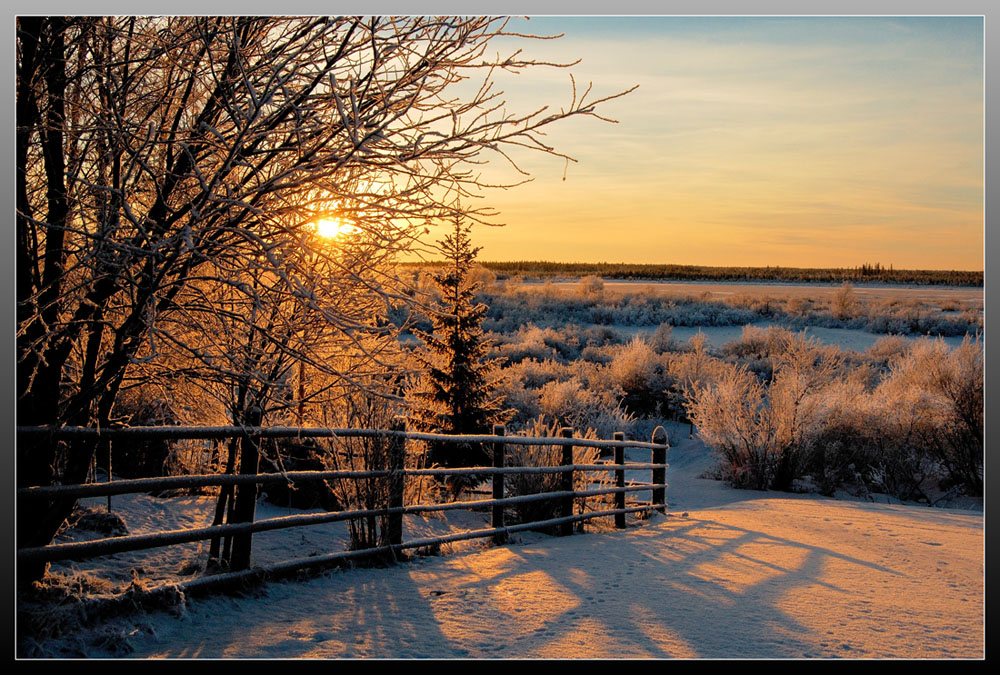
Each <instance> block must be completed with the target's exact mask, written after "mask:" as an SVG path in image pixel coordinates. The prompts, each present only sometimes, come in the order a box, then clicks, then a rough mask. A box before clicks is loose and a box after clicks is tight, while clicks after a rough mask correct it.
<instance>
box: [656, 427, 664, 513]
mask: <svg viewBox="0 0 1000 675" xmlns="http://www.w3.org/2000/svg"><path fill="white" fill-rule="evenodd" d="M653 443H656V444H658V445H662V446H663V447H662V448H656V449H655V450H653V464H663V465H664V466H663V467H661V468H659V469H653V484H654V485H662V484H664V483H666V482H667V468H666V466H665V465H666V463H667V430H666V429H664V428H663V427H656V428H655V429H653ZM653 505H654V506H656V505H659V506H657V509H656V510H657V511H659V512H660V513H666V512H667V490H666V488H662V487H659V488H653Z"/></svg>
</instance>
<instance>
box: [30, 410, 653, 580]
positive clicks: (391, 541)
mask: <svg viewBox="0 0 1000 675" xmlns="http://www.w3.org/2000/svg"><path fill="white" fill-rule="evenodd" d="M504 431H505V429H504V427H502V426H497V427H495V428H494V435H492V436H472V435H462V436H458V435H456V436H452V435H444V434H430V433H418V432H407V431H403V430H399V429H398V428H397V429H394V430H372V429H319V428H317V429H301V428H282V427H271V428H263V427H250V428H242V427H133V428H122V429H103V430H97V429H91V428H82V427H75V428H71V427H63V428H25V427H20V428H18V434H19V435H29V436H39V435H40V436H43V437H47V438H51V439H53V440H55V439H58V438H79V437H81V436H86V435H97V436H100V437H102V438H121V437H132V438H163V439H179V438H189V439H191V438H201V439H207V438H227V437H232V436H240V437H249V438H252V439H255V440H258V439H261V438H308V437H313V438H316V437H328V438H337V437H341V438H351V437H387V438H394V439H412V440H432V441H445V442H456V443H458V442H461V443H470V442H472V443H489V444H491V445H492V448H493V452H494V453H495V455H494V464H495V465H494V466H492V467H466V468H434V469H402V455H401V453H402V444H400V443H394V444H392V445H394V446H396V450H395V452H397V453H400V454H399V456H398V458H397V459H398V461H399V464H398V465H397V466H396V467H395V469H390V470H373V471H343V470H339V471H298V472H284V473H272V474H249V473H243V474H203V475H196V476H175V477H167V478H146V479H132V480H119V481H109V482H106V483H97V484H89V485H58V486H43V487H30V488H21V489H19V490H18V491H17V495H18V499H19V500H21V499H24V500H26V501H27V502H29V503H31V502H33V501H35V500H36V499H57V498H79V497H86V496H104V495H116V494H128V493H136V492H147V491H150V490H154V489H168V488H191V487H202V486H209V485H221V486H224V485H243V484H255V483H256V484H267V483H276V482H293V481H317V480H324V479H329V478H368V477H377V476H390V477H396V479H397V480H398V481H399V485H398V486H397V489H396V492H397V493H398V494H396V499H395V501H393V499H392V498H390V501H389V503H388V504H387V506H386V507H383V508H378V509H366V510H360V511H339V512H332V513H321V514H307V515H299V516H285V517H281V518H271V519H265V520H259V521H256V522H253V517H252V516H251V517H250V518H249V520H248V521H247V522H238V523H230V524H224V525H222V524H217V525H212V526H209V527H202V528H193V529H187V530H171V531H163V532H153V533H148V534H143V535H132V536H125V537H112V538H108V539H100V540H96V541H88V542H76V543H68V544H55V545H52V544H50V545H48V546H40V547H33V548H22V549H20V550H18V552H17V559H18V561H19V562H20V563H28V562H37V561H57V560H67V559H83V558H88V557H99V556H104V555H111V554H114V553H118V552H125V551H135V550H141V549H149V548H160V547H165V546H172V545H175V544H181V543H187V542H193V541H198V540H203V539H210V538H213V539H214V538H218V537H221V536H233V537H236V536H245V537H247V538H248V539H249V537H250V535H251V534H252V533H255V532H266V531H271V530H279V529H285V528H291V527H301V526H306V525H318V524H322V523H331V522H337V521H344V520H349V519H353V518H364V517H368V516H386V517H388V518H389V520H388V522H387V527H388V528H389V537H388V547H387V548H385V550H386V551H389V552H391V553H392V554H393V555H394V556H396V555H397V554H398V553H399V552H401V551H402V550H404V549H407V548H413V547H417V546H423V545H428V544H441V543H446V542H449V541H459V540H462V539H475V538H482V537H493V538H494V541H496V542H498V543H502V542H503V541H505V540H506V537H507V534H508V533H510V532H515V531H521V530H525V529H537V528H539V527H546V526H554V525H560V526H561V527H560V531H561V532H562V533H563V534H571V533H572V528H571V524H572V523H573V522H582V521H585V520H589V519H592V518H600V517H605V516H615V525H616V527H624V516H625V514H628V513H638V512H649V511H654V510H656V511H660V512H661V513H662V512H664V511H665V506H666V500H665V489H666V487H667V485H666V468H667V464H666V451H667V449H668V448H669V445H668V444H667V435H666V431H665V430H664V429H663V428H662V427H657V429H656V430H655V431H654V433H653V438H652V440H653V442H652V443H643V442H639V441H625V440H624V434H622V433H616V434H615V440H613V441H607V440H593V439H578V438H572V429H570V428H568V427H567V428H564V429H562V430H561V437H560V438H528V437H522V436H506V435H505V434H504ZM507 445H544V446H550V447H552V446H561V447H562V449H563V450H562V462H561V463H560V464H559V465H557V466H543V467H523V466H504V460H503V456H504V455H505V454H506V450H505V447H506V446H507ZM574 446H577V447H597V448H609V449H610V448H613V449H614V450H615V460H614V462H613V463H602V464H575V463H573V456H572V448H573V447H574ZM628 447H633V448H646V449H651V450H652V462H650V463H630V464H625V462H624V449H625V448H628ZM497 454H498V455H499V456H497ZM626 469H627V470H631V471H634V470H648V471H651V474H652V481H651V482H650V483H638V484H637V483H634V482H631V483H630V485H628V486H625V485H624V473H625V471H626ZM576 471H580V472H612V473H614V474H615V483H616V486H615V487H609V488H600V489H589V490H574V489H573V487H572V486H573V481H572V475H573V473H574V472H576ZM518 473H520V474H543V473H554V474H562V476H563V480H562V481H561V482H562V486H563V488H562V489H561V490H559V491H553V492H544V493H538V494H529V495H519V496H514V497H502V496H500V495H498V494H496V492H495V493H494V498H493V499H488V500H480V501H468V502H452V503H446V504H416V505H410V506H406V505H405V504H403V502H402V478H403V477H404V476H429V475H431V476H433V475H438V476H440V475H456V474H477V475H480V476H493V477H494V479H495V484H494V490H496V487H497V483H499V484H500V489H501V494H502V483H503V477H504V476H505V475H506V474H518ZM639 491H650V493H651V496H652V499H651V501H650V503H648V504H641V505H639V506H634V507H630V508H625V501H624V497H625V494H626V493H628V492H639ZM600 495H615V497H616V498H615V508H613V509H611V510H602V511H591V512H589V513H583V514H577V515H574V514H573V503H574V501H575V499H577V498H580V497H584V498H585V497H590V496H600ZM390 497H392V495H390ZM540 500H544V501H555V502H557V503H559V504H560V508H559V510H558V512H559V516H558V517H556V518H549V519H544V520H541V521H532V522H526V523H520V524H517V525H511V526H506V525H505V522H504V516H503V508H504V507H505V506H508V505H515V504H522V503H526V502H531V501H540ZM491 507H492V509H493V521H492V527H491V528H490V529H486V530H473V531H469V532H464V533H456V534H451V535H447V536H444V537H434V538H431V539H427V540H420V541H419V542H406V543H404V542H403V541H402V516H403V515H404V514H419V513H429V512H435V511H449V510H455V509H463V510H468V509H484V508H487V509H488V508H491ZM381 550H383V549H382V548H379V549H366V550H365V551H366V552H367V553H369V554H371V553H377V552H379V551H381ZM365 551H356V552H350V553H331V554H328V555H326V556H321V557H320V558H319V559H310V561H308V563H306V562H303V561H302V560H291V561H285V562H283V563H278V564H277V565H272V566H270V567H268V568H264V569H261V568H257V569H256V570H252V569H246V568H248V567H249V550H248V551H247V561H246V564H245V565H241V566H240V568H237V569H238V570H243V571H240V572H238V573H236V576H235V577H233V578H234V579H235V578H240V579H249V578H250V577H249V576H246V575H251V576H252V575H253V574H257V573H263V574H265V575H267V574H271V573H274V574H278V573H281V572H282V570H290V569H294V568H296V567H302V566H312V565H313V564H316V563H318V562H321V561H331V562H332V561H339V560H346V559H349V558H351V557H355V556H357V555H362V554H364V553H365ZM230 576H232V575H231V574H227V575H218V577H217V581H212V580H210V579H204V580H197V581H195V582H190V584H189V585H191V587H192V588H195V587H203V586H207V585H214V584H215V583H217V582H223V581H224V580H225V579H226V578H228V577H230Z"/></svg>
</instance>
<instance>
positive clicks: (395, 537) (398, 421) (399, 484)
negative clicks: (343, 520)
mask: <svg viewBox="0 0 1000 675" xmlns="http://www.w3.org/2000/svg"><path fill="white" fill-rule="evenodd" d="M390 428H391V430H392V431H394V432H398V433H396V434H394V435H392V436H390V437H389V472H390V473H389V505H388V506H389V508H390V509H401V508H402V507H403V488H404V484H403V477H404V476H403V471H404V470H405V464H406V462H405V459H406V438H405V437H403V435H402V433H403V432H405V431H406V420H405V419H404V418H402V417H397V418H395V419H394V420H393V421H392V425H391V427H390ZM385 532H386V542H387V543H388V544H389V545H390V546H399V545H400V544H402V543H403V513H402V512H401V511H398V512H395V513H390V514H389V515H388V516H387V517H386V523H385ZM393 553H394V555H398V553H396V552H395V551H394V552H393Z"/></svg>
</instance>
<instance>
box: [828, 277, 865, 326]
mask: <svg viewBox="0 0 1000 675" xmlns="http://www.w3.org/2000/svg"><path fill="white" fill-rule="evenodd" d="M858 311H859V303H858V296H857V294H856V293H855V292H854V286H852V285H851V284H850V283H848V282H846V281H845V282H844V285H843V286H841V287H840V288H839V289H838V290H837V292H836V293H834V294H833V301H832V303H831V306H830V313H831V314H833V317H834V318H835V319H841V320H845V319H853V318H854V317H855V316H857V313H858Z"/></svg>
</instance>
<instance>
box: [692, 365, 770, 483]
mask: <svg viewBox="0 0 1000 675" xmlns="http://www.w3.org/2000/svg"><path fill="white" fill-rule="evenodd" d="M768 412H769V411H768V408H767V401H766V398H765V391H764V385H763V384H761V382H760V381H759V380H758V379H757V377H756V376H754V375H753V374H752V373H750V372H749V371H748V370H747V369H746V368H739V367H735V366H731V367H729V368H728V369H727V370H726V371H725V372H723V373H722V374H721V375H720V377H719V378H718V379H717V380H716V381H715V382H714V383H713V384H711V385H708V386H705V387H703V388H700V389H696V390H694V391H693V392H692V393H691V397H690V399H689V401H688V417H689V418H690V419H691V421H692V422H693V423H694V424H695V425H696V426H697V427H698V434H699V435H700V436H701V437H702V439H703V440H704V441H705V443H707V444H708V445H709V446H711V447H712V448H713V449H715V451H716V452H718V453H719V455H720V458H721V460H722V461H721V464H720V467H719V469H720V477H721V478H722V479H723V480H725V481H726V482H728V483H730V484H731V485H733V486H734V487H738V488H752V489H756V490H766V489H767V488H768V487H769V486H770V485H771V481H772V480H773V478H774V470H775V467H776V457H775V453H776V450H777V449H776V448H775V445H774V427H773V424H772V422H771V418H770V415H769V414H768Z"/></svg>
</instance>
